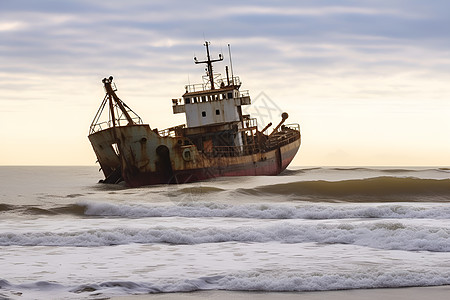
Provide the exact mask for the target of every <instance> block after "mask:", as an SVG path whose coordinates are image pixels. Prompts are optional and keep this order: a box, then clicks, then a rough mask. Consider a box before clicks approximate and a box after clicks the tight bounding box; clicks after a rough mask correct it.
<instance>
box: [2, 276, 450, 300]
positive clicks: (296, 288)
mask: <svg viewBox="0 0 450 300" xmlns="http://www.w3.org/2000/svg"><path fill="white" fill-rule="evenodd" d="M449 284H450V273H449V272H439V271H432V270H427V272H417V271H414V270H405V271H387V270H372V272H363V271H357V270H355V271H352V273H351V274H350V273H348V272H339V271H336V272H334V273H331V274H329V273H321V272H317V271H310V272H301V271H298V272H296V271H265V270H255V271H247V272H243V271H241V272H235V273H231V272H230V273H229V274H220V275H210V276H201V277H197V278H187V279H181V278H177V279H171V280H166V281H164V280H163V279H158V280H154V281H152V282H142V281H138V282H134V281H104V282H101V283H89V284H80V285H78V286H64V285H62V284H56V283H54V282H47V281H40V282H36V283H28V284H12V283H9V282H8V281H6V280H0V288H1V289H2V291H3V294H5V295H6V293H7V292H10V293H12V294H13V295H16V296H17V295H20V296H22V293H23V295H25V296H26V295H28V294H34V295H39V296H41V297H42V298H45V296H47V297H48V295H49V293H53V296H55V295H57V296H59V297H61V298H72V297H74V296H75V295H78V296H82V297H89V296H90V297H95V299H97V297H99V296H103V297H111V296H121V295H122V296H123V295H139V294H141V295H142V294H155V293H173V292H193V291H206V290H225V291H265V292H289V291H290V292H309V291H332V290H348V289H369V288H399V287H411V286H416V287H417V286H422V287H423V286H439V285H449ZM43 287H44V288H45V289H43ZM19 291H20V292H19ZM33 292H34V293H33ZM0 295H1V294H0ZM193 296H194V297H195V295H193ZM228 296H229V295H228ZM249 296H250V295H249ZM5 298H6V299H8V298H7V297H5ZM93 299H94V298H93Z"/></svg>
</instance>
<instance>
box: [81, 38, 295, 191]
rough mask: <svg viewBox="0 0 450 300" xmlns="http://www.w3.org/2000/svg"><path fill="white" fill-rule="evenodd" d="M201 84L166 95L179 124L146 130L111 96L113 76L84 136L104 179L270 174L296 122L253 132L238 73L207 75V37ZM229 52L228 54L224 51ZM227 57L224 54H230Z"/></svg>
mask: <svg viewBox="0 0 450 300" xmlns="http://www.w3.org/2000/svg"><path fill="white" fill-rule="evenodd" d="M204 45H205V47H206V54H207V58H206V60H205V61H198V60H197V58H194V61H195V63H196V64H206V66H207V67H206V76H203V79H204V82H203V83H202V84H194V85H187V86H186V87H185V90H186V92H185V93H184V94H183V96H182V97H181V98H178V99H172V108H173V113H174V114H178V113H185V115H186V124H183V125H179V126H175V127H171V128H168V129H165V130H158V129H156V128H155V129H151V128H150V126H149V125H148V124H144V123H143V122H142V119H141V118H140V117H139V116H138V115H137V114H136V113H135V112H134V111H133V110H132V109H130V108H129V107H128V106H127V105H126V104H125V102H123V101H122V100H121V99H119V97H118V96H117V94H116V91H117V88H116V86H115V84H114V83H113V77H112V76H111V77H109V78H104V79H103V84H104V88H105V90H106V95H105V98H104V99H103V102H102V104H101V105H100V108H99V109H98V111H97V114H96V115H95V118H94V120H93V122H92V124H91V126H90V130H89V136H88V138H89V140H90V142H91V144H92V147H93V148H94V151H95V154H96V156H97V159H98V163H99V164H100V167H101V170H102V171H103V174H104V176H105V179H104V180H101V182H104V183H119V182H121V181H125V182H126V184H127V185H128V186H131V187H138V186H144V185H154V184H166V183H187V182H194V181H200V180H205V179H209V178H214V177H220V176H254V175H277V174H279V173H280V172H282V171H283V170H284V169H286V167H287V166H288V165H289V163H290V162H291V161H292V159H293V158H294V156H295V154H296V153H297V151H298V149H299V147H300V141H301V136H300V126H299V125H298V124H284V122H285V120H286V119H287V117H288V114H287V113H283V114H282V115H281V117H282V120H281V122H280V123H279V124H278V125H277V126H276V127H275V128H274V129H273V130H270V133H269V128H270V126H271V125H272V123H269V124H268V125H267V126H265V128H263V129H262V130H258V126H257V120H256V119H255V118H251V117H250V115H248V114H247V115H246V114H243V113H242V106H244V105H250V104H251V100H250V96H249V93H248V91H241V90H240V87H241V82H240V79H239V77H237V76H234V75H233V71H232V68H231V76H230V74H229V71H228V66H227V67H226V68H225V70H226V78H222V77H221V76H220V74H215V73H213V63H214V62H217V61H222V60H223V56H222V54H219V58H218V59H211V57H210V53H209V47H208V46H209V42H205V44H204ZM230 56H231V53H230ZM230 63H231V59H230Z"/></svg>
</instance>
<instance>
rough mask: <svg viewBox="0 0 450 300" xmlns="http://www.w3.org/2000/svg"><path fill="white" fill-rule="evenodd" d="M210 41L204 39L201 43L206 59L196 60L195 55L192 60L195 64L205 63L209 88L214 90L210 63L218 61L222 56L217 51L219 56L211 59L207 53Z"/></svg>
mask: <svg viewBox="0 0 450 300" xmlns="http://www.w3.org/2000/svg"><path fill="white" fill-rule="evenodd" d="M210 44H211V43H210V42H208V41H205V43H204V44H203V46H205V47H206V56H207V60H204V61H198V60H197V57H194V62H195V63H196V64H206V65H207V68H206V75H208V76H209V82H210V83H211V90H214V75H213V67H212V63H213V62H218V61H222V60H223V57H222V54H221V53H219V58H218V59H211V56H210V55H209V45H210Z"/></svg>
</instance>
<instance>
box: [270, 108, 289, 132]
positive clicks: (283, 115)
mask: <svg viewBox="0 0 450 300" xmlns="http://www.w3.org/2000/svg"><path fill="white" fill-rule="evenodd" d="M288 117H289V115H288V113H287V112H284V113H282V114H281V122H280V123H279V124H278V125H277V127H275V128H274V129H273V131H272V133H271V134H270V135H269V136H271V135H273V134H274V133H275V132H277V131H278V129H279V128H280V127H281V125H283V123H284V121H286V119H287V118H288Z"/></svg>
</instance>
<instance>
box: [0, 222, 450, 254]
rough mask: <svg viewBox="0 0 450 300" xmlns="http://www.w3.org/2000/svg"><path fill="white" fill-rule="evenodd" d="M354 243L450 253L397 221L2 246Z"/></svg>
mask: <svg viewBox="0 0 450 300" xmlns="http://www.w3.org/2000/svg"><path fill="white" fill-rule="evenodd" d="M272 241H274V242H281V243H310V242H315V243H326V244H352V245H358V246H365V247H371V248H377V249H386V250H406V251H433V252H450V228H440V227H432V226H410V225H405V224H403V223H401V222H397V221H378V222H371V223H368V224H367V223H357V224H354V223H339V224H298V223H297V224H296V223H290V222H282V223H278V224H272V225H269V226H264V227H263V226H259V227H254V226H241V227H235V228H223V227H220V226H216V227H214V226H210V227H206V228H201V227H185V228H180V227H165V226H156V227H149V228H126V227H117V228H112V229H95V230H85V231H74V232H47V231H46V232H4V233H0V245H1V246H13V245H14V246H74V247H99V246H111V245H126V244H132V243H138V244H151V243H166V244H188V245H192V244H204V243H222V242H242V243H267V242H272Z"/></svg>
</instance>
